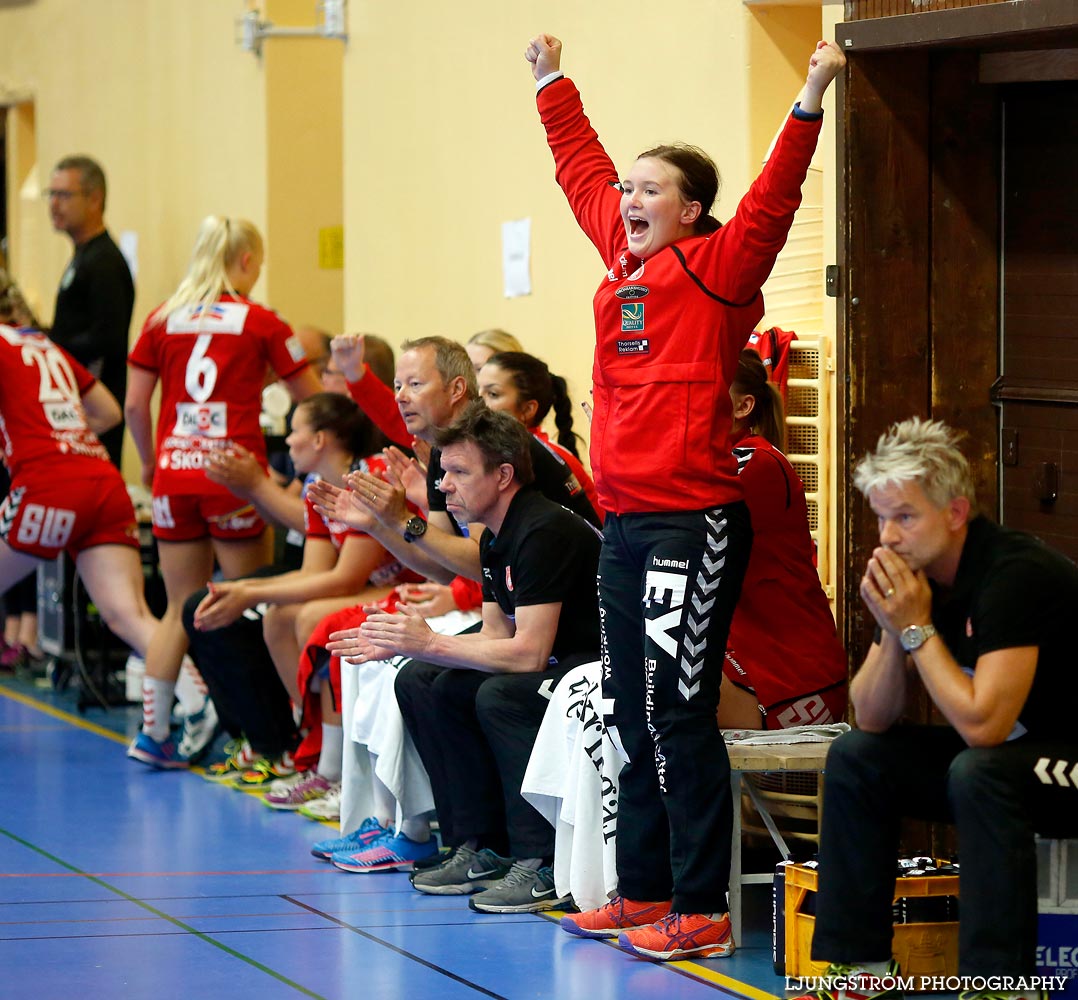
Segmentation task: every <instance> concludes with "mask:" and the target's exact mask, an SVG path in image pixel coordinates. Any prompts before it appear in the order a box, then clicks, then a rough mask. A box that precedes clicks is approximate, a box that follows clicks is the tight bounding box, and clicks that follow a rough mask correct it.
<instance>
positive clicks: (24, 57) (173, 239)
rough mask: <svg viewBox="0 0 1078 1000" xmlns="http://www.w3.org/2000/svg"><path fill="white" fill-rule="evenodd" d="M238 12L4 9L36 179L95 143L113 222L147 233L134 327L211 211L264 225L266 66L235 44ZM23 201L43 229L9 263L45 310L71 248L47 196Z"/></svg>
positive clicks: (79, 5) (217, 7) (110, 1)
mask: <svg viewBox="0 0 1078 1000" xmlns="http://www.w3.org/2000/svg"><path fill="white" fill-rule="evenodd" d="M239 13H240V7H239V5H237V4H232V3H224V2H222V0H94V2H92V3H89V2H86V0H37V2H30V3H26V4H21V5H16V6H4V7H0V37H2V38H3V39H4V55H3V61H2V62H0V93H2V92H4V91H5V90H10V91H14V92H17V93H18V94H19V95H20V96H21V97H25V98H29V99H32V100H33V102H34V106H35V110H36V116H35V117H36V131H37V136H36V141H37V152H38V163H37V171H36V173H37V178H38V184H39V186H40V187H41V188H44V187H46V186H47V185H48V178H49V172H50V170H51V167H52V164H53V163H54V162H55V161H56V160H57V159H59V158H60V157H61V156H63V155H64V154H66V153H74V152H80V153H88V154H89V155H91V156H93V157H95V158H96V159H98V160H100V162H101V163H102V165H103V166H104V168H105V171H106V174H107V176H108V183H109V195H108V206H107V210H106V221H107V222H108V225H109V229H110V230H111V231H112V232H113V234H114V235H116V236H118V235H119V233H120V232H121V231H122V230H132V231H134V232H135V233H137V234H138V238H139V275H138V282H137V299H136V303H135V321H134V324H133V327H134V329H135V330H137V329H138V326H139V325H140V324H141V321H142V319H143V317H144V316H145V314H146V313H147V312H148V311H149V310H150V309H151V308H153V306H154V305H155V304H156V303H157V302H159V301H160V300H161V299H163V298H164V297H165V296H166V295H167V294H168V293H169V292H170V291H171V290H172V289H173V288H174V287H175V284H176V282H177V281H178V280H179V278H180V276H181V275H182V273H183V270H184V269H185V268H186V265H187V259H188V256H189V254H190V250H191V246H192V244H193V243H194V238H195V232H196V230H197V227H198V222H199V220H200V219H201V218H202V216H204V215H206V214H209V213H211V212H224V213H229V214H232V215H241V216H246V217H248V218H250V219H252V221H254V222H255V223H256V224H257V225H259V226H264V225H265V211H266V210H265V205H266V188H265V164H264V157H265V124H264V122H265V105H264V101H263V96H262V89H263V88H262V68H261V66H260V65H259V62H258V60H257V59H256V58H255V57H254V56H252V55H249V54H247V53H244V52H243V51H241V49H240V48H239V46H238V45H237V44H236V43H235V34H236V32H235V27H234V22H235V18H236V17H237V16H238V14H239ZM19 207H20V211H21V212H22V213H23V214H24V215H25V217H26V220H27V224H33V223H32V220H33V219H35V218H36V219H37V220H38V221H37V223H36V224H37V225H38V226H39V228H40V232H41V235H42V239H41V240H40V247H39V248H38V249H36V250H34V249H33V248H32V247H27V250H28V251H33V252H28V253H25V254H24V252H23V248H22V247H20V246H15V245H13V247H12V251H13V253H12V257H13V261H12V263H13V266H14V267H16V269H17V271H18V273H19V277H20V278H21V279H22V280H23V281H24V282H25V283H26V284H27V285H28V286H29V287H32V288H37V289H40V290H41V294H42V296H43V301H42V302H41V303H40V304H41V306H42V310H41V311H42V313H43V319H49V318H51V314H52V305H53V297H54V294H55V288H56V284H57V282H58V281H59V278H60V274H61V273H62V271H63V268H64V266H65V264H66V262H67V260H68V258H69V257H70V252H71V245H70V243H69V241H68V240H67V238H66V237H64V236H62V235H59V234H54V233H51V231H50V227H49V223H48V218H47V210H46V206H45V205H44V204H41V203H40V202H39V201H33V200H31V199H30V197H29V195H28V196H27V197H26V198H24V199H23V200H22V203H21V204H20V206H19ZM271 263H272V261H271ZM266 288H267V281H266V280H265V279H264V280H263V283H262V285H261V287H260V288H259V289H258V291H257V292H256V294H258V293H259V292H262V291H263V290H264V289H266Z"/></svg>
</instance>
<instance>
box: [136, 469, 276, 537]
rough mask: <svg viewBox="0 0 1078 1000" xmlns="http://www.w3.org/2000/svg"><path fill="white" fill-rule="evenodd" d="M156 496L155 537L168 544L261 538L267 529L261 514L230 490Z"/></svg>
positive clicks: (154, 499) (154, 513) (214, 489)
mask: <svg viewBox="0 0 1078 1000" xmlns="http://www.w3.org/2000/svg"><path fill="white" fill-rule="evenodd" d="M207 485H208V486H210V487H211V488H210V489H209V490H207V492H205V493H173V494H169V495H163V496H159V495H157V494H156V493H155V494H154V497H153V535H154V538H160V539H161V540H162V541H165V542H193V541H195V540H196V539H199V538H205V537H206V536H207V535H209V536H210V537H211V538H222V539H242V538H258V536H259V535H261V534H262V532H263V531H265V529H266V522H265V521H263V520H262V518H261V516H260V515H259V513H258V511H256V510H255V509H254V507H253V506H252V505H251V504H249V503H244V502H243V501H242V500H241V499H240V498H239V497H237V496H235V495H233V494H232V493H229V492H228V491H227V490H218V489H216V488H214V487H212V485H211V484H209V483H207Z"/></svg>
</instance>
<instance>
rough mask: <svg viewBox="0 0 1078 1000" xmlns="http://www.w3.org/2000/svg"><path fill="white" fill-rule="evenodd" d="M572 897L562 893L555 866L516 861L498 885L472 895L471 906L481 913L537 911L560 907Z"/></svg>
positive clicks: (469, 903)
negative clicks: (556, 878)
mask: <svg viewBox="0 0 1078 1000" xmlns="http://www.w3.org/2000/svg"><path fill="white" fill-rule="evenodd" d="M571 899H572V896H559V895H558V890H557V889H555V888H554V870H553V869H552V868H549V867H548V868H540V869H539V870H538V871H536V870H535V869H534V868H525V867H524V866H523V865H518V864H515V863H514V865H513V867H512V868H510V869H509V874H508V875H506V876H505V878H503V879H502V880H501V881H500V882H499V883H498V884H497V885H496V886H494V887H493V888H490V889H487V890H485V891H484V892H481V893H479V895H478V896H473V897H472V898H471V899H469V900H468V905H469V906H470V907H471V908H472V909H473V910H478V911H479V912H480V913H538V912H539V911H540V910H560V909H561V908H562V907H564V906H565V905H566V904H567V903H568V902H569V901H570V900H571Z"/></svg>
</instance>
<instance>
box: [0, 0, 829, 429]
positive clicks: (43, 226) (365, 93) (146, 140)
mask: <svg viewBox="0 0 1078 1000" xmlns="http://www.w3.org/2000/svg"><path fill="white" fill-rule="evenodd" d="M252 5H253V6H256V7H258V8H259V9H260V10H261V11H262V14H263V16H264V17H267V18H269V19H270V20H273V21H274V22H275V23H276V24H300V23H303V24H311V23H313V21H314V18H315V13H314V8H315V4H314V2H313V0H262V2H261V3H260V4H259V3H254V4H252ZM247 6H248V4H247V3H246V2H244V0H93V2H92V3H91V2H87V0H27V2H25V3H19V4H14V5H7V4H5V5H2V6H0V38H3V40H4V44H3V52H2V54H0V101H5V102H6V103H11V101H13V100H18V99H22V98H29V99H32V100H33V107H34V114H33V121H34V141H35V143H36V155H37V164H36V169H35V170H32V171H30V173H29V177H30V183H27V184H25V185H23V187H22V190H21V192H15V193H14V196H13V197H12V199H11V200H12V202H13V204H12V206H11V208H12V212H11V231H12V247H11V250H12V253H11V266H12V269H13V270H14V271H15V273H16V274H17V276H18V278H19V279H20V280H21V281H22V283H23V285H24V286H25V288H26V289H27V291H28V293H29V294H30V297H31V299H32V300H33V304H34V305H35V306H36V307H38V308H39V309H40V312H41V313H42V315H43V318H44V319H46V320H47V319H48V318H49V317H50V316H51V312H52V302H53V296H54V290H55V287H56V283H57V281H58V280H59V276H60V274H61V272H62V270H63V268H64V265H65V263H66V261H67V259H68V257H69V255H70V244H69V242H68V241H67V239H66V237H63V236H60V235H57V234H54V233H52V232H51V230H50V228H49V224H48V220H47V215H46V208H45V206H44V205H43V204H42V203H41V202H40V201H39V200H38V199H37V197H36V195H37V190H36V189H39V188H41V187H44V186H46V184H47V180H48V174H49V169H50V167H51V165H52V163H53V162H55V160H56V159H57V158H59V157H60V156H61V155H63V154H65V153H70V152H76V151H78V152H87V153H90V154H91V155H94V156H96V157H98V158H99V159H100V160H101V161H102V163H103V164H104V166H105V168H106V171H107V172H108V175H109V184H110V194H109V205H108V210H107V221H108V224H109V227H110V229H111V230H112V231H113V233H114V234H117V235H118V234H119V233H120V232H121V231H122V230H132V231H134V232H136V233H137V234H138V237H139V241H140V242H139V248H140V249H139V264H140V271H139V275H138V280H137V299H136V318H135V324H134V327H135V329H136V330H137V328H138V326H139V324H140V323H141V320H142V318H143V317H144V316H145V315H146V313H147V312H148V311H149V310H150V309H151V308H152V307H153V306H154V305H155V304H156V303H157V302H159V301H160V300H161V299H162V298H163V297H164V296H165V295H167V294H168V293H169V292H170V291H171V290H172V288H173V287H174V286H175V283H176V281H177V280H178V279H179V277H180V275H181V274H182V272H183V270H184V267H185V266H186V262H187V257H188V254H189V252H190V247H191V243H192V241H193V238H194V234H195V229H196V227H197V224H198V221H199V220H200V219H201V217H202V216H203V215H205V214H207V213H209V212H225V213H229V214H233V215H243V216H246V217H248V218H250V219H251V220H252V221H254V222H255V223H256V225H258V226H259V227H260V228H262V229H263V231H264V232H266V234H267V238H268V239H267V243H268V259H267V268H266V272H265V277H264V278H263V280H262V282H261V283H260V286H259V287H258V288H257V289H256V290H255V295H256V297H258V298H261V299H263V300H264V301H267V302H269V303H270V304H272V305H274V306H275V307H277V308H278V309H279V310H280V311H281V312H282V314H283V315H285V317H286V318H288V319H289V320H291V321H292V322H295V323H302V322H312V323H318V324H320V325H323V326H327V327H329V328H330V329H337V328H339V326H341V325H343V327H344V328H346V329H351V330H369V331H373V332H377V333H381V334H382V335H384V336H385V337H387V339H389V340H390V342H391V343H394V344H396V343H399V342H400V341H401V340H403V339H405V338H407V337H412V336H418V335H424V334H430V333H441V334H445V335H447V336H450V337H455V338H461V339H465V338H467V337H468V336H469V335H470V334H471V333H472V332H474V331H476V330H479V329H482V328H485V327H489V326H502V327H504V328H506V329H508V330H510V331H512V332H514V333H515V334H517V335H518V336H519V337H520V338H521V340H522V341H523V342H524V344H525V346H526V347H527V348H529V349H530V350H532V351H534V352H535V353H536V354H539V355H541V356H543V357H544V358H546V359H547V360H548V361H549V362H550V363H551V366H552V368H553V369H554V370H555V371H560V372H561V373H562V374H564V375H566V376H567V377H568V378H569V380H570V389H571V392H572V394H573V396H574V398H575V399H576V400H578V401H579V400H581V399H583V398H585V397H586V395H587V392H588V389H589V386H590V365H591V352H592V343H593V339H592V338H593V334H592V320H591V296H592V293H593V291H594V289H595V287H596V285H597V283H598V282H599V280H600V278H601V277H602V274H603V268H602V265H601V263H600V261H599V258H598V255H597V254H596V253H595V251H594V249H593V248H592V247H591V245H590V244H589V243H588V242H587V240H586V239H585V238H584V237H583V235H582V234H581V233H580V231H579V230H578V228H577V226H576V224H575V222H574V221H573V219H572V216H571V214H570V212H569V210H568V207H567V206H566V204H565V201H564V198H563V196H562V194H561V192H560V191H559V190H558V188H557V186H556V185H555V184H554V180H553V167H552V164H551V160H550V154H549V151H548V150H547V148H546V144H545V141H544V138H543V132H542V128H541V126H540V124H539V121H538V115H537V113H536V110H535V101H534V84H533V82H532V78H531V73H530V69H529V67H528V65H527V63H526V62H525V61H524V58H523V50H524V47H525V45H526V43H527V41H528V39H529V38H530V37H531V35H532V34H533V33H535V32H537V31H540V30H546V31H550V32H552V33H554V34H557V35H559V36H560V37H561V38H562V39H563V40H564V42H565V46H566V48H565V59H564V67H565V69H566V70H567V72H568V73H569V74H570V75H571V76H572V77H573V78H574V79H575V80H576V82H577V83H578V85H579V86H580V88H581V91H582V93H583V95H584V100H585V105H586V107H587V109H588V112H589V114H590V116H591V118H592V121H593V122H594V124H595V125H596V127H597V129H598V131H599V133H600V135H601V136H602V137H603V140H604V142H605V143H606V145H607V148H608V150H609V151H610V153H611V155H612V156H613V158H614V161H615V163H617V164H618V165H619V167H621V168H622V169H623V170H624V169H627V168H628V166H629V165H630V163H631V161H632V158H633V157H634V156H635V155H636V153H638V152H639V151H640V150H641V149H644V148H646V147H647V146H650V145H652V144H654V143H656V142H660V141H668V140H676V139H684V140H687V141H691V142H695V143H697V144H699V145H701V146H702V147H703V148H705V149H706V150H708V151H709V152H710V153H711V154H712V155H713V156H714V158H715V159H716V161H717V162H718V164H719V167H720V169H721V171H722V173H723V182H724V187H723V195H722V198H721V201H720V204H719V205H718V208H717V214H718V215H719V216H720V218H724V217H728V216H729V215H730V213H731V212H732V211H733V209H734V207H735V206H736V203H737V200H738V198H739V197H740V196H741V194H742V193H743V192H744V190H745V188H746V187H747V185H748V184H749V182H750V181H751V178H752V177H753V176H754V175H755V173H756V171H757V170H758V166H759V158H760V153H761V148H760V147H761V146H766V141H768V140H769V138H770V134H771V133H772V132H773V131H774V128H775V127H776V126H777V124H778V122H779V121H780V119H781V117H782V114H783V112H784V110H785V109H786V107H787V106H788V104H789V102H790V101H791V100H792V98H793V96H794V94H795V93H796V90H797V87H798V86H799V83H800V74H801V73H803V64H804V61H805V59H806V57H807V51H806V52H803V53H802V54H801V55H800V56H798V55H797V52H798V46H797V42H796V38H795V37H793V36H796V34H797V33H798V31H797V25H799V24H801V25H803V24H806V23H807V22H809V21H810V20H811V17H812V16H815V17H816V18H817V20H818V18H819V9H818V8H816V9H815V10H811V9H810V10H809V11H807V12H798V13H795V14H792V15H782V16H780V17H778V18H777V23H779V25H780V27H781V30H779V31H776V30H775V29H774V28H773V27H772V26H768V27H766V28H765V27H764V23H765V22H771V21H774V20H776V19H775V18H773V17H772V16H771V15H766V16H765V15H763V14H761V12H760V11H758V10H750V9H747V8H746V7H745V6H744V5H743V4H742V3H741V2H740V0H671V2H670V3H668V4H666V5H664V6H661V7H659V8H655V9H650V10H648V9H643V8H633V9H620V8H610V7H608V6H603V5H600V4H581V3H579V0H543V2H539V0H522V2H520V3H516V4H505V3H500V2H496V0H472V2H470V3H469V4H466V5H457V6H455V7H453V6H446V5H444V4H434V3H418V4H389V3H374V2H371V0H349V2H348V13H347V26H348V31H349V33H350V38H349V41H348V43H347V45H344V44H342V43H340V42H337V41H331V40H322V41H314V42H307V41H301V40H295V39H280V40H272V39H271V40H267V41H266V43H265V45H264V52H263V55H262V57H261V58H259V57H256V56H255V55H253V54H251V53H248V52H244V51H243V50H242V49H241V48H240V47H239V46H238V45H237V44H236V36H237V30H236V20H237V18H239V17H240V15H241V14H242V13H243V11H244V9H245V8H246V7H247ZM809 44H811V43H809ZM776 53H777V54H778V55H776ZM798 61H800V64H801V66H800V67H799V66H798ZM338 80H339V81H340V82H339V83H338ZM335 92H337V97H338V100H337V101H335V100H334V94H335ZM23 148H24V149H25V144H24V147H23ZM342 164H343V168H342ZM524 217H527V218H530V219H531V220H532V248H531V249H532V262H531V277H532V284H533V292H532V294H531V295H530V296H527V297H523V298H515V299H506V298H505V297H504V295H503V291H502V269H501V224H502V223H503V222H504V221H506V220H511V219H519V218H524ZM335 223H343V226H344V236H345V260H344V269H343V271H329V270H325V269H321V268H319V267H318V261H317V256H316V255H317V242H316V241H317V233H318V231H319V230H320V229H323V228H326V227H328V226H332V225H334V224H335ZM312 241H313V242H312ZM581 424H583V421H582V420H578V429H581V430H584V431H585V432H586V427H581V426H580V425H581Z"/></svg>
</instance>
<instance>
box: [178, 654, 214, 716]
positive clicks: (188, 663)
mask: <svg viewBox="0 0 1078 1000" xmlns="http://www.w3.org/2000/svg"><path fill="white" fill-rule="evenodd" d="M208 696H209V688H207V687H206V682H205V681H204V680H203V679H202V675H201V674H200V673H199V672H198V668H197V667H196V666H195V664H194V661H193V660H192V659H191V657H189V656H185V657H184V658H183V666H182V667H181V668H180V676H179V677H178V678H177V680H176V700H177V701H178V702H179V703H180V704H181V705H182V706H183V710H184V713H185V714H186V715H197V714H198V713H199V712H201V711H202V709H204V708H205V707H206V700H207V698H208Z"/></svg>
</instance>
